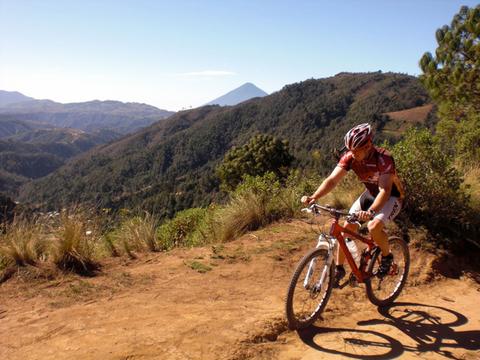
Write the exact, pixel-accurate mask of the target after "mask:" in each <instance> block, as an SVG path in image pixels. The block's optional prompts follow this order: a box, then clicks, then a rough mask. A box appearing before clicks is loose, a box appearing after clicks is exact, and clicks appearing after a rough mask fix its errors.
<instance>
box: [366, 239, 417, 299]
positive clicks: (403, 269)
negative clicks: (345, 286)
mask: <svg viewBox="0 0 480 360" xmlns="http://www.w3.org/2000/svg"><path fill="white" fill-rule="evenodd" d="M388 242H389V245H390V252H391V253H392V254H393V259H394V260H393V264H392V267H391V268H390V272H389V273H388V274H387V275H385V276H384V277H379V276H377V271H378V267H379V266H380V252H377V253H375V254H374V255H373V257H372V259H371V260H370V263H369V264H368V269H367V272H368V273H369V274H372V276H371V277H370V278H369V279H368V280H367V281H366V282H365V286H366V291H367V296H368V299H369V300H370V301H371V302H372V303H373V304H375V305H378V306H386V305H389V304H391V303H392V302H393V301H394V300H395V299H396V298H397V297H398V296H399V295H400V292H401V291H402V289H403V287H404V286H405V283H406V281H407V276H408V270H409V267H410V253H409V250H408V245H407V243H406V242H405V241H404V240H402V239H400V238H399V237H396V236H392V237H390V238H389V239H388Z"/></svg>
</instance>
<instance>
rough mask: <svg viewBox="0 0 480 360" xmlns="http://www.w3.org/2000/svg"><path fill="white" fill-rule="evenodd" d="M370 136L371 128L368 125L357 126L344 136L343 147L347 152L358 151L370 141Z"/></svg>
mask: <svg viewBox="0 0 480 360" xmlns="http://www.w3.org/2000/svg"><path fill="white" fill-rule="evenodd" d="M372 135H373V134H372V127H371V126H370V124H369V123H365V124H360V125H357V126H355V127H353V128H352V129H350V131H349V132H347V134H346V135H345V146H346V148H347V149H348V150H355V149H358V148H359V147H361V146H362V145H365V144H366V143H367V141H368V140H369V139H372Z"/></svg>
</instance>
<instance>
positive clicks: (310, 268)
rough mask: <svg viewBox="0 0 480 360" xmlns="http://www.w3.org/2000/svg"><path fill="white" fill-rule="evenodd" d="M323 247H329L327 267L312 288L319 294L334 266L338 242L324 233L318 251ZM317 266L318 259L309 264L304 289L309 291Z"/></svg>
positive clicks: (320, 238)
mask: <svg viewBox="0 0 480 360" xmlns="http://www.w3.org/2000/svg"><path fill="white" fill-rule="evenodd" d="M322 245H324V246H325V245H326V246H327V247H328V258H327V261H326V263H325V266H324V267H323V269H322V274H321V275H320V278H319V280H318V281H317V283H316V284H315V285H314V286H313V288H312V290H313V291H315V292H319V291H320V290H321V287H322V284H323V282H324V281H325V278H326V276H327V275H328V273H329V272H330V266H332V264H333V256H334V254H335V247H336V245H337V242H336V241H335V238H332V237H329V236H326V235H325V234H324V233H321V234H320V236H319V237H318V243H317V246H316V248H317V249H318V248H319V247H320V246H322ZM315 265H316V258H315V259H312V260H311V261H310V263H309V264H308V270H307V275H306V276H305V279H304V280H303V287H304V288H305V289H307V290H309V283H310V279H311V277H312V275H313V273H314V272H315Z"/></svg>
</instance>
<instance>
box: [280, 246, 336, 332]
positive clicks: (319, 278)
mask: <svg viewBox="0 0 480 360" xmlns="http://www.w3.org/2000/svg"><path fill="white" fill-rule="evenodd" d="M328 255H329V251H328V247H326V246H325V247H321V248H317V249H314V250H312V251H311V252H309V253H308V254H307V255H305V256H304V257H303V259H302V260H300V263H299V264H298V266H297V268H296V270H295V272H294V274H293V276H292V280H291V281H290V286H289V288H288V292H287V297H286V301H285V305H286V315H287V320H288V325H289V327H290V329H301V328H305V327H307V326H309V325H311V324H313V322H314V321H315V320H316V319H317V318H318V317H319V316H320V314H321V312H322V311H323V309H324V308H325V306H326V304H327V302H328V299H329V297H330V294H331V292H332V281H333V271H334V267H333V266H332V264H329V263H328Z"/></svg>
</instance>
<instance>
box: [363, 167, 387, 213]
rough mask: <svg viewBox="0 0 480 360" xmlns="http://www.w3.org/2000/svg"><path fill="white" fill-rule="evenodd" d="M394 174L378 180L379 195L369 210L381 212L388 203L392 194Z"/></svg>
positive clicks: (382, 176) (381, 176)
mask: <svg viewBox="0 0 480 360" xmlns="http://www.w3.org/2000/svg"><path fill="white" fill-rule="evenodd" d="M392 183H393V174H382V175H380V177H379V179H378V190H379V192H378V195H377V196H376V197H375V200H374V201H373V204H372V206H370V208H369V210H373V211H375V212H379V211H380V210H381V209H382V208H383V205H385V203H386V202H387V200H388V198H389V197H390V193H391V192H392Z"/></svg>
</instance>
